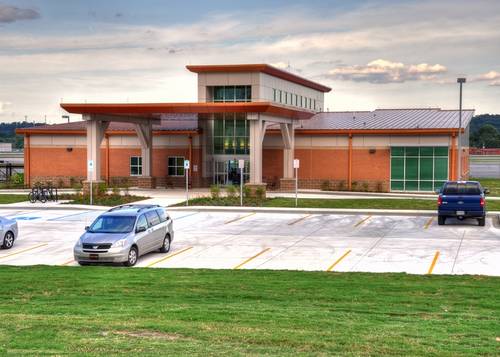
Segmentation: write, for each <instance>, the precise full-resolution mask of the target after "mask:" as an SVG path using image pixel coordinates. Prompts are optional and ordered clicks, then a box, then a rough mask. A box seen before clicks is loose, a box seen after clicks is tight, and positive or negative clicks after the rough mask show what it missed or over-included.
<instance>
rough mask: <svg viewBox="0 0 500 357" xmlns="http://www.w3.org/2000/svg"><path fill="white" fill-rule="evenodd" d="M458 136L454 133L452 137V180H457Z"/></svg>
mask: <svg viewBox="0 0 500 357" xmlns="http://www.w3.org/2000/svg"><path fill="white" fill-rule="evenodd" d="M456 140H457V138H456V134H455V133H453V134H452V137H451V173H450V180H455V177H456V167H455V166H456V158H455V156H456V152H455V142H456Z"/></svg>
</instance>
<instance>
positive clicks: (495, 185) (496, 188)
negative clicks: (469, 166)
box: [471, 178, 500, 196]
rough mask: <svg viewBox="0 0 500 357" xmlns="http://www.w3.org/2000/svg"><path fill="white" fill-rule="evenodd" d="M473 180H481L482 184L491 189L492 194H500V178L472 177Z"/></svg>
mask: <svg viewBox="0 0 500 357" xmlns="http://www.w3.org/2000/svg"><path fill="white" fill-rule="evenodd" d="M471 180H473V181H479V182H481V186H483V187H487V188H489V189H490V195H491V196H500V179H495V178H471Z"/></svg>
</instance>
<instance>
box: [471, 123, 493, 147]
mask: <svg viewBox="0 0 500 357" xmlns="http://www.w3.org/2000/svg"><path fill="white" fill-rule="evenodd" d="M470 145H471V146H472V147H478V148H500V134H499V133H498V130H497V129H496V128H495V127H494V126H493V125H491V124H484V125H483V126H481V127H480V128H479V130H478V131H476V132H475V133H473V134H472V135H471V137H470Z"/></svg>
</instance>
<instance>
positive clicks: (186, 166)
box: [184, 160, 189, 170]
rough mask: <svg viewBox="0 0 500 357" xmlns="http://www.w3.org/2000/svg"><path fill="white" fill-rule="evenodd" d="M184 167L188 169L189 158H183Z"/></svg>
mask: <svg viewBox="0 0 500 357" xmlns="http://www.w3.org/2000/svg"><path fill="white" fill-rule="evenodd" d="M184 169H186V170H189V160H184Z"/></svg>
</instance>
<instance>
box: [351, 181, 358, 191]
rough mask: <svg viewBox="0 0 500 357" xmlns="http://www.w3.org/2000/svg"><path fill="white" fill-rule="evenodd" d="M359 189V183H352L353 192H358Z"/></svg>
mask: <svg viewBox="0 0 500 357" xmlns="http://www.w3.org/2000/svg"><path fill="white" fill-rule="evenodd" d="M357 189H358V181H353V182H351V191H357Z"/></svg>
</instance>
